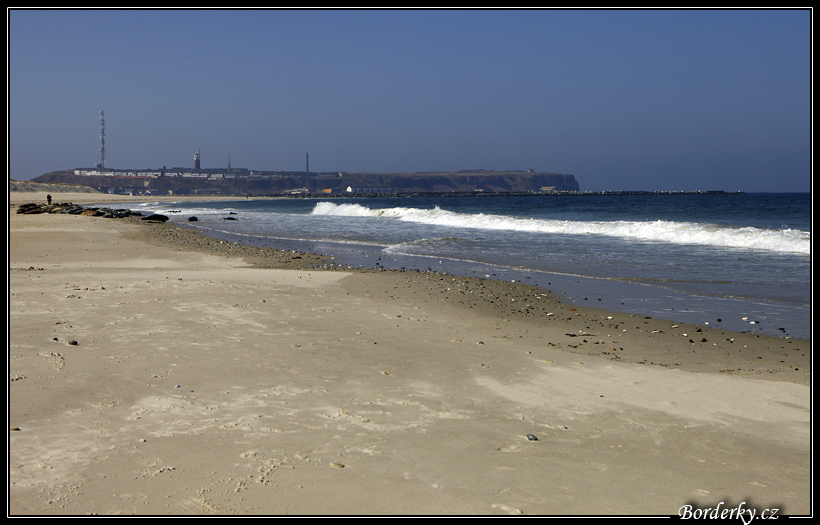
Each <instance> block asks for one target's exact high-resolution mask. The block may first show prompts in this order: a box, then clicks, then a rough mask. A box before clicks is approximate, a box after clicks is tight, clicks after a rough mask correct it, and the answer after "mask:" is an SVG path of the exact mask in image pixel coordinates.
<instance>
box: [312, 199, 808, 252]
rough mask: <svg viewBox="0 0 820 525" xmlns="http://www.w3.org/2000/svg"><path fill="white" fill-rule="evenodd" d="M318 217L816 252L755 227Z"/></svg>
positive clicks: (801, 234) (356, 213)
mask: <svg viewBox="0 0 820 525" xmlns="http://www.w3.org/2000/svg"><path fill="white" fill-rule="evenodd" d="M311 214H313V215H335V216H347V217H376V218H392V219H396V220H400V221H406V222H415V223H420V224H430V225H437V226H447V227H452V228H477V229H483V230H506V231H518V232H528V233H545V234H565V235H601V236H607V237H617V238H622V239H629V240H633V241H643V242H665V243H675V244H689V245H699V246H713V247H719V248H732V249H747V250H761V251H768V252H777V253H793V254H802V255H810V254H811V232H806V231H801V230H794V229H782V230H771V229H762V228H755V227H751V226H749V227H730V226H723V225H717V224H711V223H697V222H678V221H668V220H655V221H569V220H556V219H538V218H518V217H510V216H506V215H492V214H483V213H478V214H468V213H457V212H452V211H447V210H443V209H441V208H439V207H438V206H436V207H435V208H432V209H422V208H403V207H396V208H380V209H379V208H377V209H372V208H368V207H367V206H362V205H360V204H334V203H331V202H320V203H317V204H316V206H315V207H314V208H313V211H312V212H311Z"/></svg>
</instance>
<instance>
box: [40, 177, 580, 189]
mask: <svg viewBox="0 0 820 525" xmlns="http://www.w3.org/2000/svg"><path fill="white" fill-rule="evenodd" d="M34 181H35V182H41V183H63V184H77V185H84V186H89V187H92V188H95V189H98V190H100V191H107V190H108V189H109V188H122V189H126V190H129V189H130V190H138V191H144V190H151V191H152V192H162V193H165V192H168V191H173V192H174V193H178V194H190V193H195V192H196V191H197V190H215V191H219V192H221V193H226V194H230V193H235V194H266V193H280V192H286V191H289V190H293V189H296V188H304V187H307V188H308V190H310V191H311V192H322V191H326V190H331V192H332V193H345V192H346V191H347V189H348V188H351V189H352V190H353V191H355V192H361V193H374V192H391V193H423V192H471V191H485V192H529V191H539V190H541V189H544V188H552V189H555V190H559V191H578V190H579V186H578V182H577V181H576V180H575V177H574V176H572V175H564V174H558V173H532V172H525V171H468V172H441V173H343V174H341V175H333V176H330V175H321V176H320V175H317V174H312V175H311V176H309V177H305V176H304V174H298V173H291V174H287V175H282V176H278V177H274V178H237V179H228V180H219V181H216V180H202V179H190V178H184V177H159V178H153V179H149V178H142V177H87V176H80V175H74V173H73V172H72V171H58V172H53V173H46V174H45V175H41V176H39V177H37V178H36V179H34Z"/></svg>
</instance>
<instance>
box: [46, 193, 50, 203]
mask: <svg viewBox="0 0 820 525" xmlns="http://www.w3.org/2000/svg"><path fill="white" fill-rule="evenodd" d="M46 200H47V201H48V203H49V204H51V194H50V193H49V194H48V195H46Z"/></svg>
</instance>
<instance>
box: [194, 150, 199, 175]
mask: <svg viewBox="0 0 820 525" xmlns="http://www.w3.org/2000/svg"><path fill="white" fill-rule="evenodd" d="M194 169H195V170H198V169H199V150H198V149H197V150H196V153H194Z"/></svg>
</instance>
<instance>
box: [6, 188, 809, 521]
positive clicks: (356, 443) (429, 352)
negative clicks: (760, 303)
mask: <svg viewBox="0 0 820 525" xmlns="http://www.w3.org/2000/svg"><path fill="white" fill-rule="evenodd" d="M53 196H54V200H55V201H57V202H60V201H70V202H74V203H83V202H85V203H91V202H93V203H98V202H103V201H106V200H107V201H109V202H124V201H126V200H128V199H127V198H123V196H108V195H101V194H80V193H64V194H56V193H55V194H53ZM133 199H134V200H137V198H136V197H135V198H133ZM174 199H179V197H174ZM209 199H213V197H209ZM9 200H10V207H9V212H8V213H9V232H8V234H9V241H8V253H9V256H8V257H9V355H8V368H9V387H8V388H9V390H8V391H9V403H8V419H9V428H10V431H9V449H8V450H9V459H8V462H9V509H8V512H9V514H10V515H15V516H16V515H444V516H455V515H616V516H618V515H677V514H678V513H679V510H680V509H681V507H683V506H684V505H692V506H693V507H692V508H712V509H713V508H715V507H716V506H718V505H720V509H733V508H734V509H737V508H738V506H740V505H742V506H743V508H744V509H747V510H748V509H754V510H755V511H756V512H757V515H758V516H759V515H760V513H761V512H762V511H764V510H767V509H778V511H777V513H778V514H780V515H785V514H788V515H808V514H810V513H811V512H812V508H813V507H812V501H811V484H810V482H811V434H810V430H811V392H810V382H811V370H810V365H811V362H810V357H811V344H810V341H806V340H798V339H787V338H774V337H767V336H759V335H756V334H754V333H751V332H749V333H732V332H727V331H724V330H716V329H713V328H708V327H702V326H693V325H683V324H675V323H673V322H670V321H664V320H659V319H649V318H645V317H642V316H636V315H629V314H621V313H611V312H606V311H602V310H596V309H592V308H584V307H579V306H575V305H569V304H563V303H562V302H561V301H560V298H559V297H556V296H554V295H552V294H548V293H547V292H546V291H544V290H539V289H536V288H533V287H527V286H524V285H520V284H517V283H504V282H498V281H489V280H484V279H479V278H467V277H451V276H447V275H443V274H439V273H434V272H429V273H428V272H400V271H376V270H368V271H361V270H348V269H345V268H339V267H336V266H334V265H333V261H332V260H328V259H327V258H320V257H318V256H316V257H312V256H310V254H294V253H290V252H276V251H273V250H267V249H263V248H252V247H244V246H239V245H233V244H231V243H227V242H219V241H215V240H212V239H208V238H206V237H204V236H202V235H200V234H198V233H196V232H194V231H192V230H189V229H186V228H178V227H174V226H172V225H169V224H159V223H150V224H149V223H147V222H146V221H140V220H137V219H135V220H130V219H129V220H126V219H104V218H98V217H87V216H78V215H57V214H39V215H21V214H17V213H16V205H18V204H22V203H25V202H44V201H45V193H44V192H12V193H10V199H9ZM139 200H140V201H144V198H142V197H140V198H139Z"/></svg>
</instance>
